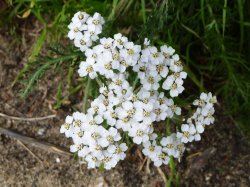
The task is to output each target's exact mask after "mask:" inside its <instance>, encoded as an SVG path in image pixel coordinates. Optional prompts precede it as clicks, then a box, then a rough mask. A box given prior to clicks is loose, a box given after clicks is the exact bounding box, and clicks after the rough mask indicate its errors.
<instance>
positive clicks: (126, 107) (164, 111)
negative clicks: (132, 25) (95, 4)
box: [60, 12, 216, 169]
mask: <svg viewBox="0 0 250 187" xmlns="http://www.w3.org/2000/svg"><path fill="white" fill-rule="evenodd" d="M103 23H104V20H103V18H102V17H101V16H100V14H98V13H95V14H94V16H93V17H90V16H89V15H88V14H86V13H84V12H78V13H76V14H75V15H74V17H73V19H72V23H71V24H70V25H69V28H70V31H69V34H68V36H69V38H70V39H74V43H75V46H76V47H79V45H78V43H77V41H78V42H79V40H84V45H83V46H84V47H83V46H82V47H80V50H81V51H84V54H85V56H86V60H85V61H82V62H81V63H80V66H79V69H78V73H79V75H80V76H81V77H85V76H89V77H90V78H91V79H98V78H99V77H102V78H103V79H105V80H106V81H105V84H104V85H102V86H101V87H100V88H99V93H100V95H99V96H98V97H97V98H95V99H94V100H93V101H92V102H91V103H90V108H89V109H88V110H87V112H86V113H80V112H75V113H73V115H72V116H67V118H66V120H65V123H64V124H63V125H62V127H61V129H60V132H61V133H65V136H66V137H68V138H72V140H73V143H74V144H73V145H71V147H70V150H71V152H74V153H77V154H78V156H79V157H80V158H81V159H82V161H83V162H85V163H87V164H88V168H95V167H100V166H101V165H103V166H104V168H105V169H111V168H113V167H115V166H116V164H117V163H118V161H120V160H123V159H124V158H125V156H126V155H125V151H126V150H127V149H128V147H127V145H126V143H125V140H126V139H127V138H130V139H131V140H132V141H133V143H135V144H137V145H141V146H142V152H143V154H144V155H145V156H147V157H148V158H150V159H151V160H152V161H153V162H154V165H155V166H157V167H159V166H161V165H162V164H168V162H169V159H170V156H172V157H174V158H178V159H180V158H181V156H182V154H183V152H184V150H185V146H184V144H186V143H188V142H191V141H193V140H196V141H198V140H200V139H201V137H200V134H201V133H202V132H203V131H204V127H205V125H210V124H212V123H213V122H214V118H213V113H214V108H213V105H214V103H215V102H216V98H215V97H213V96H212V94H211V93H208V94H205V93H202V94H201V96H200V99H199V100H195V101H194V103H193V105H194V106H196V107H197V109H196V111H195V113H194V114H193V115H192V117H190V118H188V119H187V121H186V123H185V124H182V125H181V128H180V130H178V128H177V130H176V132H174V133H172V134H171V135H169V136H167V137H162V136H161V137H160V136H158V135H157V134H156V133H155V123H156V122H159V121H164V120H166V119H169V118H173V117H174V116H176V115H181V108H180V107H178V106H177V105H176V104H175V103H174V100H173V99H174V97H177V96H178V95H179V94H181V93H182V92H183V90H184V87H183V82H184V81H183V80H184V79H185V78H186V77H187V73H186V72H184V71H183V66H182V63H181V61H180V58H179V56H178V55H177V54H175V50H174V49H173V48H172V47H170V46H167V45H164V46H161V47H160V49H159V50H158V49H157V48H156V47H155V46H151V45H150V41H149V40H148V39H145V41H144V46H143V47H142V46H141V45H136V44H134V43H133V42H131V41H129V40H128V38H127V37H125V36H123V35H122V34H120V33H118V34H115V35H114V37H113V38H100V39H99V40H98V36H97V35H98V34H100V33H101V30H102V24H103ZM76 28H77V29H76ZM75 31H76V32H75ZM82 31H84V34H82ZM91 32H94V34H91ZM94 35H95V37H92V36H94ZM88 41H90V42H89V43H88ZM92 41H95V42H96V43H95V45H93V42H92ZM87 43H88V44H87ZM128 68H129V69H128ZM128 70H129V71H128ZM131 71H133V72H134V73H135V74H137V79H138V81H139V82H137V79H135V80H134V82H133V85H132V86H131V85H130V83H129V81H128V78H129V76H130V72H131ZM103 79H102V80H103ZM138 84H139V85H138Z"/></svg>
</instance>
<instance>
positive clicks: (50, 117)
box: [0, 113, 56, 121]
mask: <svg viewBox="0 0 250 187" xmlns="http://www.w3.org/2000/svg"><path fill="white" fill-rule="evenodd" d="M0 116H1V117H3V118H6V119H11V120H17V121H42V120H46V119H52V118H55V117H56V115H55V114H53V115H49V116H44V117H34V118H23V117H15V116H9V115H6V114H3V113H0Z"/></svg>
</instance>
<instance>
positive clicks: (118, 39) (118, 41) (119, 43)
mask: <svg viewBox="0 0 250 187" xmlns="http://www.w3.org/2000/svg"><path fill="white" fill-rule="evenodd" d="M127 42H128V38H127V37H125V36H122V34H121V33H118V34H115V35H114V46H115V47H118V48H119V49H122V48H123V47H124V43H127Z"/></svg>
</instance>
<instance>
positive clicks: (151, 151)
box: [142, 141, 161, 160]
mask: <svg viewBox="0 0 250 187" xmlns="http://www.w3.org/2000/svg"><path fill="white" fill-rule="evenodd" d="M142 152H143V154H144V155H145V156H148V157H149V158H150V159H151V160H154V159H156V157H157V155H158V154H159V153H160V152H161V146H158V145H157V144H156V141H152V142H151V141H146V142H144V143H143V150H142Z"/></svg>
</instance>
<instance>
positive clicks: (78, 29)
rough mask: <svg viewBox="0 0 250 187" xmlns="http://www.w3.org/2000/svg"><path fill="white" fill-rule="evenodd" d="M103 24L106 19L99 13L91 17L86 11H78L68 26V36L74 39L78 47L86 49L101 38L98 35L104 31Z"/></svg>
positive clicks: (82, 49)
mask: <svg viewBox="0 0 250 187" xmlns="http://www.w3.org/2000/svg"><path fill="white" fill-rule="evenodd" d="M103 24H104V19H103V17H102V16H101V15H100V14H99V13H95V14H94V15H93V17H91V16H89V15H88V14H87V13H85V12H77V13H76V14H75V15H74V17H73V18H72V22H71V23H70V24H69V26H68V28H69V29H70V31H69V33H68V37H69V39H71V40H74V44H75V46H76V47H78V48H80V50H81V51H85V50H86V49H88V48H89V47H90V46H92V43H93V42H95V41H97V40H98V39H99V37H98V35H99V34H101V32H102V25H103Z"/></svg>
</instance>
